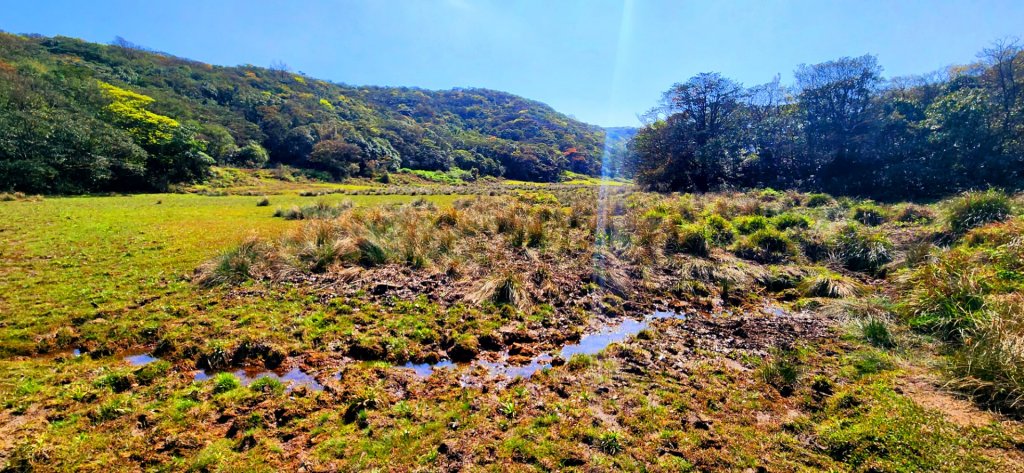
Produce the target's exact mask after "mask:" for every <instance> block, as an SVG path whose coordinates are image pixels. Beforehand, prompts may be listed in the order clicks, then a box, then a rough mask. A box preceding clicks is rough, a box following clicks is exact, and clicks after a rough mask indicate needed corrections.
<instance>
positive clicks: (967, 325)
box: [900, 248, 995, 340]
mask: <svg viewBox="0 0 1024 473" xmlns="http://www.w3.org/2000/svg"><path fill="white" fill-rule="evenodd" d="M994 280H995V278H994V274H993V271H992V270H991V269H990V268H983V267H979V266H978V265H977V263H976V262H975V261H974V259H973V257H972V254H971V253H970V252H968V251H966V250H963V249H959V248H958V249H953V250H950V251H948V252H946V253H944V254H943V255H941V256H940V257H938V258H937V260H936V261H934V262H933V263H932V264H928V265H924V266H921V267H919V268H918V269H917V270H915V271H914V272H913V273H910V274H909V275H908V276H907V277H906V278H904V281H903V287H904V290H905V294H906V295H905V296H904V300H903V302H902V303H901V304H900V310H901V312H902V314H903V315H904V317H905V318H906V319H908V320H909V322H910V324H911V326H912V327H915V328H918V329H921V330H926V331H930V332H935V333H938V334H939V335H941V336H942V337H944V338H946V339H950V340H959V339H961V338H962V336H963V335H964V332H965V331H968V330H970V329H972V328H973V327H974V326H975V324H976V321H977V320H978V319H979V318H980V317H982V315H983V313H982V309H983V308H984V307H985V297H984V296H985V294H988V293H989V292H990V291H991V289H992V286H991V284H992V281H994Z"/></svg>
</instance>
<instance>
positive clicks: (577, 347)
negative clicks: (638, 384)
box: [402, 311, 686, 379]
mask: <svg viewBox="0 0 1024 473" xmlns="http://www.w3.org/2000/svg"><path fill="white" fill-rule="evenodd" d="M683 318H686V315H685V314H680V313H677V312H664V311H655V312H654V313H652V314H650V315H648V316H647V317H644V318H643V319H639V320H638V319H625V320H621V321H619V322H618V323H609V324H604V325H601V326H599V327H598V328H597V330H596V331H594V332H592V333H590V334H587V335H584V336H583V337H582V338H580V341H579V342H577V343H571V344H568V345H565V346H563V347H562V348H561V349H560V350H559V351H558V357H559V358H560V359H561V360H563V361H564V360H568V359H569V358H571V357H572V356H573V355H595V354H597V353H600V352H601V351H602V350H604V349H605V348H607V347H608V346H609V345H611V344H613V343H620V342H622V341H624V340H626V339H627V338H629V337H631V336H634V335H636V334H638V333H640V332H641V331H642V330H644V329H646V328H647V327H648V326H650V323H651V321H653V320H658V319H683ZM554 360H555V357H554V356H552V355H551V354H548V353H544V354H540V355H537V356H535V357H533V358H532V359H530V362H529V363H526V364H516V363H512V362H510V361H509V355H508V353H507V352H506V353H503V354H502V355H501V358H500V359H499V360H497V361H487V360H479V359H478V360H474V361H472V362H469V363H465V364H461V363H460V364H455V363H453V362H451V361H450V360H442V361H439V362H437V363H406V364H405V365H402V368H409V369H412V370H413V372H414V373H415V374H416V375H417V376H419V377H421V378H427V377H429V376H430V375H432V374H434V371H435V370H438V369H451V368H461V367H470V368H472V367H473V366H481V367H483V368H484V369H486V370H487V372H488V374H489V375H490V376H493V377H498V376H504V377H507V378H511V379H515V378H530V377H531V376H533V375H534V374H536V373H537V372H538V371H541V370H544V369H547V368H550V367H551V366H552V362H553V361H554Z"/></svg>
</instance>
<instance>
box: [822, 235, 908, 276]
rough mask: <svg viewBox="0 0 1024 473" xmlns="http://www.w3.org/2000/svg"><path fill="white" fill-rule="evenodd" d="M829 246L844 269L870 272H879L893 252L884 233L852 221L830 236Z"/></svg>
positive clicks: (888, 261) (887, 262)
mask: <svg viewBox="0 0 1024 473" xmlns="http://www.w3.org/2000/svg"><path fill="white" fill-rule="evenodd" d="M829 248H830V251H831V252H832V254H833V256H834V257H835V258H836V259H838V260H839V261H840V262H841V263H842V264H843V266H844V267H846V269H849V270H850V271H860V272H865V273H870V274H880V273H881V272H882V269H883V268H884V267H885V265H887V264H889V263H890V262H891V261H892V260H893V252H894V248H893V244H892V242H891V241H890V240H889V239H888V238H887V237H886V236H885V235H884V234H882V233H881V232H876V231H870V230H867V229H865V228H863V227H860V226H858V225H856V224H852V223H851V224H848V225H845V226H843V227H842V228H840V229H839V231H838V232H837V233H836V234H835V235H833V236H832V238H831V240H830V241H829Z"/></svg>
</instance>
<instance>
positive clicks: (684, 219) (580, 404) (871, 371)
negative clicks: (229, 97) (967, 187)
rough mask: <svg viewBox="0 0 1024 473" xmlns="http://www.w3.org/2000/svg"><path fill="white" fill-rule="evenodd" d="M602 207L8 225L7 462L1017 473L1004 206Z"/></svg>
mask: <svg viewBox="0 0 1024 473" xmlns="http://www.w3.org/2000/svg"><path fill="white" fill-rule="evenodd" d="M601 184H602V183H601V182H600V181H596V180H595V181H594V182H584V183H577V184H573V185H543V184H536V185H524V184H517V183H501V182H494V183H491V184H490V185H489V186H488V187H487V188H484V187H473V186H462V187H460V186H439V185H431V184H429V183H425V184H421V185H419V186H415V187H410V186H408V185H399V184H391V185H381V184H374V183H366V185H352V186H344V185H327V184H323V185H313V184H293V185H292V186H290V187H287V186H285V187H281V186H280V185H279V184H275V183H273V182H270V181H266V182H264V181H261V180H259V179H256V180H255V181H253V182H250V183H249V184H248V185H246V186H245V187H239V186H226V187H224V188H222V189H219V190H211V189H207V188H194V189H192V192H190V193H180V194H159V195H156V194H154V195H131V196H97V197H75V198H36V199H28V198H17V199H11V200H10V201H5V202H0V213H2V214H3V215H4V219H3V221H2V222H0V235H2V237H3V238H2V239H0V241H2V243H0V244H2V246H0V252H2V255H3V259H4V264H3V266H2V267H0V274H2V278H0V281H2V286H3V287H2V293H3V294H4V296H3V298H2V299H0V313H2V314H3V316H2V323H0V347H2V348H0V398H2V399H3V405H2V406H0V408H2V410H0V465H3V468H5V469H6V470H9V471H28V470H41V471H46V470H80V471H91V470H101V469H102V470H108V471H122V470H123V471H138V470H147V471H150V470H152V471H172V470H191V471H280V470H304V471H335V470H344V471H366V470H379V471H396V470H398V471H463V470H469V471H476V470H487V471H490V470H500V471H534V470H577V471H614V470H649V471H691V470H692V471H707V470H736V471H802V470H832V471H935V470H943V471H1022V469H1024V453H1022V451H1021V448H1022V445H1024V428H1022V427H1021V425H1020V423H1019V421H1018V420H1017V419H1019V413H1020V410H1019V408H1020V405H1021V404H1020V403H1021V399H1022V395H1024V386H1022V385H1021V384H1020V381H1019V380H1020V377H1019V374H1020V371H1019V370H1020V369H1021V368H1020V367H1021V366H1024V364H1022V362H1024V358H1021V357H1022V355H1021V353H1020V352H1019V350H1017V349H1015V348H1014V347H1017V346H1019V343H1020V340H1022V339H1024V330H1022V329H1021V327H1020V325H1019V323H1018V321H1019V314H1020V309H1021V307H1022V304H1024V302H1022V299H1021V288H1022V285H1024V278H1022V277H1021V276H1020V275H1021V274H1022V273H1021V272H1022V271H1024V267H1022V266H1021V261H1024V244H1022V243H1021V242H1022V240H1021V236H1020V235H1021V232H1020V230H1021V225H1022V223H1021V222H1022V220H1021V219H1020V217H1019V215H1020V205H1021V200H1020V198H1019V197H1015V196H1008V195H1004V194H1000V193H997V192H977V193H970V194H965V195H961V196H957V197H954V198H950V199H946V200H943V201H938V202H934V203H928V204H881V203H875V202H870V201H862V200H855V199H848V198H833V197H831V196H828V195H824V194H804V193H797V192H778V191H772V190H762V191H750V192H742V193H741V192H734V193H710V194H656V193H647V192H640V191H638V190H636V189H634V188H633V187H632V186H630V185H628V184H623V183H621V182H605V183H604V184H606V185H605V186H603V187H602V185H601ZM607 184H613V185H607ZM272 185H273V187H271V186H272ZM261 186H263V187H261ZM264 191H265V192H264ZM263 194H266V197H265V199H266V202H262V201H263V200H264V197H263ZM258 204H259V205H258ZM264 204H265V205H264Z"/></svg>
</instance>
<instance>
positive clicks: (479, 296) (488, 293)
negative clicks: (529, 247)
mask: <svg viewBox="0 0 1024 473" xmlns="http://www.w3.org/2000/svg"><path fill="white" fill-rule="evenodd" d="M467 300H469V301H470V302H472V303H475V304H481V303H483V302H487V301H489V302H491V303H493V304H495V305H510V306H513V307H515V308H517V309H519V310H523V311H525V310H527V309H528V308H530V307H531V306H532V305H533V301H532V300H531V298H530V293H529V292H528V291H527V290H526V286H525V283H524V281H523V279H522V277H521V276H520V275H519V274H517V273H515V272H511V271H509V272H504V273H500V274H496V275H494V276H492V277H490V278H487V279H486V280H484V282H483V283H482V284H481V285H480V287H479V288H478V289H477V290H476V291H474V292H473V293H472V294H470V295H469V296H468V297H467Z"/></svg>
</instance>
